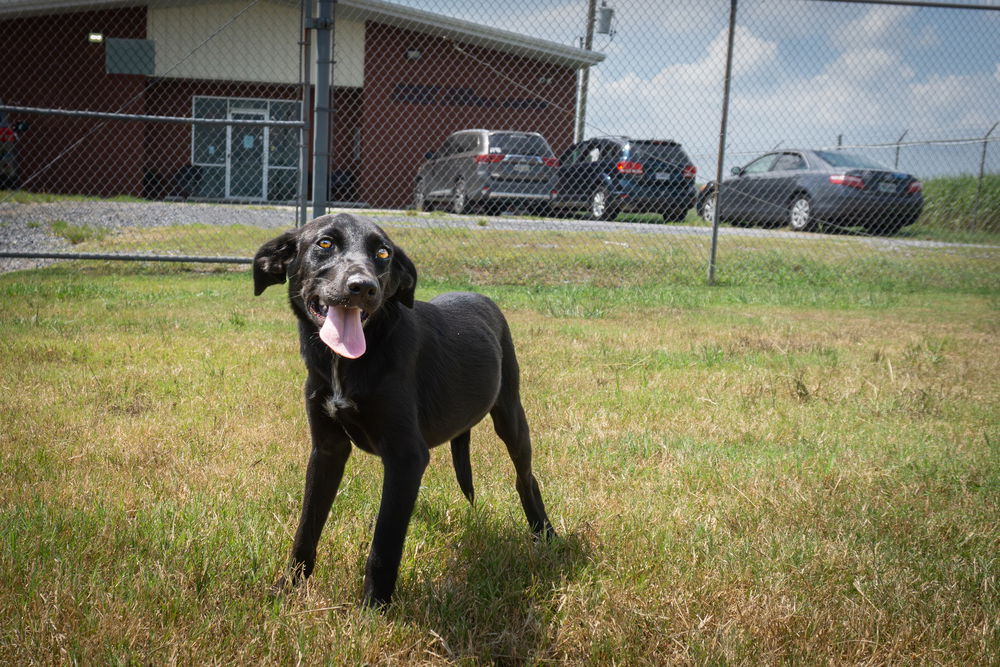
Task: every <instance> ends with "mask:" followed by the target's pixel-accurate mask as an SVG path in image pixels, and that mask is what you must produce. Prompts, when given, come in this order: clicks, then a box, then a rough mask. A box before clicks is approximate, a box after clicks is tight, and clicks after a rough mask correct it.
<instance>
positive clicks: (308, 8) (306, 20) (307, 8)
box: [298, 0, 313, 227]
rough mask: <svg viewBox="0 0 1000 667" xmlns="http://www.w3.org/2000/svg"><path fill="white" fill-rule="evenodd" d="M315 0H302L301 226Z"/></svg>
mask: <svg viewBox="0 0 1000 667" xmlns="http://www.w3.org/2000/svg"><path fill="white" fill-rule="evenodd" d="M312 19H313V0H302V50H301V53H302V56H301V57H302V70H301V72H300V74H301V76H302V111H301V114H302V121H303V123H304V125H303V126H302V129H300V130H299V221H298V225H299V227H301V226H303V225H304V224H306V222H307V221H308V220H309V128H310V127H311V124H310V122H309V121H310V120H311V119H312V114H311V113H310V111H311V110H312V40H311V39H310V37H309V30H310V28H311V26H312Z"/></svg>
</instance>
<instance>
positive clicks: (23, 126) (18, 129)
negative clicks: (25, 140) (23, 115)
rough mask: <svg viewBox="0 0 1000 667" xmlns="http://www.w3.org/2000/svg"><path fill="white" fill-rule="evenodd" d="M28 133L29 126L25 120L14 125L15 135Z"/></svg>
mask: <svg viewBox="0 0 1000 667" xmlns="http://www.w3.org/2000/svg"><path fill="white" fill-rule="evenodd" d="M27 131H28V124H27V123H25V122H24V121H23V120H19V121H18V122H16V123H14V134H21V133H22V132H27Z"/></svg>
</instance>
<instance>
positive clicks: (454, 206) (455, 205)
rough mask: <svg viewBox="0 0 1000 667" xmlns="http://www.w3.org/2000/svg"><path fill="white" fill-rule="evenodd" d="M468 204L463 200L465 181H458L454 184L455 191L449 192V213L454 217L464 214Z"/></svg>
mask: <svg viewBox="0 0 1000 667" xmlns="http://www.w3.org/2000/svg"><path fill="white" fill-rule="evenodd" d="M467 207H468V202H467V201H466V199H465V181H464V180H463V179H461V178H460V179H458V181H456V182H455V189H454V190H452V191H451V212H452V213H454V214H456V215H462V214H463V213H465V210H466V208H467Z"/></svg>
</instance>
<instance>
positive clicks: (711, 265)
mask: <svg viewBox="0 0 1000 667" xmlns="http://www.w3.org/2000/svg"><path fill="white" fill-rule="evenodd" d="M735 32H736V0H730V3H729V42H728V44H727V46H726V79H725V83H724V84H723V88H722V120H721V122H720V123H719V126H720V127H719V152H718V155H717V163H716V165H715V192H713V193H712V196H713V197H715V206H714V210H713V211H712V247H711V250H710V251H709V256H708V284H709V285H714V284H715V258H716V253H717V251H718V247H719V192H720V191H721V190H722V162H723V160H724V159H725V157H726V124H727V123H728V122H729V84H730V82H731V80H732V74H733V38H734V37H735Z"/></svg>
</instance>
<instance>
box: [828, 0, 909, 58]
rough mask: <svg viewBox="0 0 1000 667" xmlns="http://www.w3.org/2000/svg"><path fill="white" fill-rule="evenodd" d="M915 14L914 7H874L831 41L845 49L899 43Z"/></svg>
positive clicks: (850, 23)
mask: <svg viewBox="0 0 1000 667" xmlns="http://www.w3.org/2000/svg"><path fill="white" fill-rule="evenodd" d="M915 12H916V10H915V9H914V8H912V7H895V6H887V5H885V6H878V7H872V8H871V9H869V10H868V11H867V12H865V13H864V14H863V15H862V16H860V17H859V18H857V19H855V20H854V21H850V22H849V23H847V24H846V25H844V26H842V27H841V28H839V29H838V30H836V31H835V32H834V34H833V35H832V37H831V41H832V42H833V43H834V44H836V45H837V46H839V47H841V48H844V49H851V48H864V47H868V46H872V45H879V44H886V43H892V42H897V41H898V40H899V39H900V38H902V37H904V36H905V35H906V33H907V28H906V22H907V21H908V20H909V18H910V17H911V16H913V15H914V13H915Z"/></svg>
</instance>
